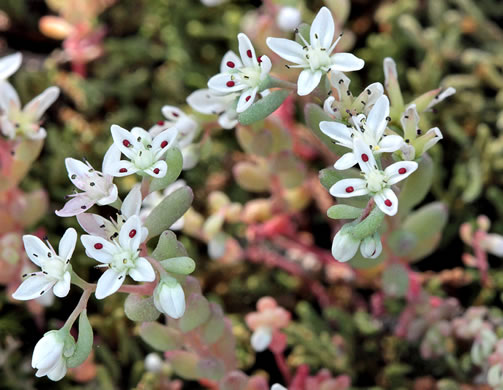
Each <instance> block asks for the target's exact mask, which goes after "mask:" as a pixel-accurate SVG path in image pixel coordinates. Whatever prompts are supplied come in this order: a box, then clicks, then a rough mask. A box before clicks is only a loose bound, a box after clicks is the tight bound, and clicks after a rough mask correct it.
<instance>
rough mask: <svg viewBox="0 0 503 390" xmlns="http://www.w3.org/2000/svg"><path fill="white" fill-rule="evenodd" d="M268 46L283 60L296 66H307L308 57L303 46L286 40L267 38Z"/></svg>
mask: <svg viewBox="0 0 503 390" xmlns="http://www.w3.org/2000/svg"><path fill="white" fill-rule="evenodd" d="M266 43H267V46H269V48H270V49H271V50H272V51H273V52H275V53H276V54H277V55H279V56H280V57H281V58H283V59H285V60H287V61H290V62H293V63H295V64H305V63H307V62H306V57H305V54H306V53H305V52H304V50H303V49H302V45H300V44H299V43H297V42H295V41H291V40H289V39H284V38H271V37H269V38H267V39H266Z"/></svg>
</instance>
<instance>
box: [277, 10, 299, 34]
mask: <svg viewBox="0 0 503 390" xmlns="http://www.w3.org/2000/svg"><path fill="white" fill-rule="evenodd" d="M301 22H302V15H301V14H300V11H299V10H298V9H297V8H294V7H281V9H280V10H279V12H278V14H277V15H276V23H277V24H278V27H279V28H280V29H281V30H283V31H286V32H290V31H293V30H295V29H296V28H297V27H299V24H300V23H301Z"/></svg>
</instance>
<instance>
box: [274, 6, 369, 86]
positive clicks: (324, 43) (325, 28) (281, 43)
mask: <svg viewBox="0 0 503 390" xmlns="http://www.w3.org/2000/svg"><path fill="white" fill-rule="evenodd" d="M334 32H335V25H334V19H333V17H332V14H331V12H330V11H329V10H328V8H327V7H323V8H322V9H321V10H320V12H318V14H317V15H316V17H315V18H314V21H313V24H312V25H311V30H310V33H309V34H310V38H309V41H310V43H308V42H307V41H306V40H305V39H304V37H303V36H302V35H300V34H299V36H300V38H301V40H302V42H303V43H304V46H302V45H301V44H299V43H297V42H295V41H291V40H289V39H284V38H271V37H269V38H267V40H266V42H267V46H269V47H270V48H271V50H272V51H274V52H275V53H276V54H277V55H279V56H280V57H282V58H284V59H285V60H287V61H290V62H293V63H294V64H296V65H293V66H290V67H291V68H303V69H304V70H303V71H302V72H301V73H300V75H299V80H298V82H297V84H298V86H297V93H298V94H299V95H301V96H304V95H309V94H310V93H311V92H312V91H313V90H314V89H315V88H316V87H317V86H318V84H319V83H320V80H321V76H323V74H324V73H327V72H328V71H330V70H336V71H340V72H350V71H353V70H360V69H361V68H363V65H365V62H364V61H363V60H361V59H360V58H358V57H356V56H354V55H353V54H350V53H335V54H333V55H332V52H333V51H334V49H335V46H336V45H337V43H338V42H339V40H340V39H341V37H340V36H339V38H337V40H336V41H335V42H334ZM332 42H333V43H332Z"/></svg>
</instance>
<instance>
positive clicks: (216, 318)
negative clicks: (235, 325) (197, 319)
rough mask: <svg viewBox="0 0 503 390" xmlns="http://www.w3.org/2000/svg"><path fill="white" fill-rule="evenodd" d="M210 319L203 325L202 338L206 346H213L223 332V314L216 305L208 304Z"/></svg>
mask: <svg viewBox="0 0 503 390" xmlns="http://www.w3.org/2000/svg"><path fill="white" fill-rule="evenodd" d="M210 310H211V317H210V319H209V320H208V322H207V323H206V324H205V325H204V329H203V338H204V341H205V342H206V343H207V344H214V343H215V342H216V341H217V340H218V339H219V338H220V337H222V334H223V333H224V330H225V321H224V313H223V311H222V308H221V307H220V306H219V305H217V304H216V303H210Z"/></svg>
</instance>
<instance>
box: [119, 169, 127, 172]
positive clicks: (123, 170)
mask: <svg viewBox="0 0 503 390" xmlns="http://www.w3.org/2000/svg"><path fill="white" fill-rule="evenodd" d="M119 172H120V173H126V172H127V169H126V168H121V169H119Z"/></svg>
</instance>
